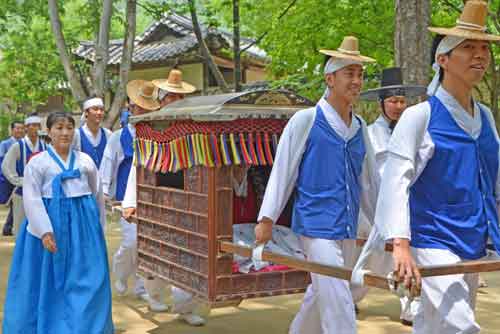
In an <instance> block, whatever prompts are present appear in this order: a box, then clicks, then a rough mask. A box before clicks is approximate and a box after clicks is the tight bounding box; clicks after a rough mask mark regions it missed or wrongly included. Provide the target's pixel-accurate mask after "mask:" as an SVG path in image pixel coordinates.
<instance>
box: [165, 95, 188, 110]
mask: <svg viewBox="0 0 500 334" xmlns="http://www.w3.org/2000/svg"><path fill="white" fill-rule="evenodd" d="M183 98H184V94H178V93H167V95H165V97H164V98H163V99H162V100H161V101H160V105H161V108H163V107H164V106H166V105H168V104H170V103H174V102H175V101H178V100H182V99H183Z"/></svg>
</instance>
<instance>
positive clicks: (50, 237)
mask: <svg viewBox="0 0 500 334" xmlns="http://www.w3.org/2000/svg"><path fill="white" fill-rule="evenodd" d="M42 244H43V247H45V249H46V250H48V251H49V252H51V253H55V252H57V245H56V240H55V239H54V233H52V232H48V233H45V234H44V235H43V236H42Z"/></svg>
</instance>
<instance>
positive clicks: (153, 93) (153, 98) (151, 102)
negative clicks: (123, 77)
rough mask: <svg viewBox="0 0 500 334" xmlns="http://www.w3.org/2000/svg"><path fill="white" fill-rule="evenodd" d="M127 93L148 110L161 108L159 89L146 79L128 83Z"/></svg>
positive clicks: (133, 100)
mask: <svg viewBox="0 0 500 334" xmlns="http://www.w3.org/2000/svg"><path fill="white" fill-rule="evenodd" d="M127 95H128V97H129V98H130V100H132V102H133V103H135V104H137V105H138V106H139V107H141V108H143V109H146V110H156V109H159V108H160V103H159V102H158V89H157V88H156V87H155V86H154V85H153V84H152V83H151V82H150V81H146V80H132V81H130V82H129V83H128V84H127Z"/></svg>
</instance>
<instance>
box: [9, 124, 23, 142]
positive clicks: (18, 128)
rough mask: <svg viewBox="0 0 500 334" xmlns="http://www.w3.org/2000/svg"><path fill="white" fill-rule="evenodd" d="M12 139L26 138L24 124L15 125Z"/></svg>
mask: <svg viewBox="0 0 500 334" xmlns="http://www.w3.org/2000/svg"><path fill="white" fill-rule="evenodd" d="M12 137H14V138H16V139H21V138H22V137H24V124H22V123H15V124H14V128H12Z"/></svg>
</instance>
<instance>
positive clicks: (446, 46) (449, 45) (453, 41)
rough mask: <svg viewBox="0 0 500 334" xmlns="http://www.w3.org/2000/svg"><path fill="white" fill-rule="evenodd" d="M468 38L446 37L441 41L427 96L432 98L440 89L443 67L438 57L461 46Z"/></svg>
mask: <svg viewBox="0 0 500 334" xmlns="http://www.w3.org/2000/svg"><path fill="white" fill-rule="evenodd" d="M466 39H467V38H464V37H457V36H446V37H445V38H443V39H442V40H441V42H440V43H439V45H438V47H437V49H436V56H435V57H434V64H432V69H433V70H434V73H435V74H434V77H433V78H432V81H431V83H430V84H429V86H427V95H429V96H432V95H434V94H435V93H436V91H437V89H438V87H439V84H440V82H439V73H440V70H441V67H440V66H439V63H438V56H439V55H442V54H446V53H448V52H450V51H451V50H453V49H454V48H456V47H457V46H459V45H460V44H461V43H462V42H463V41H465V40H466Z"/></svg>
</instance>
